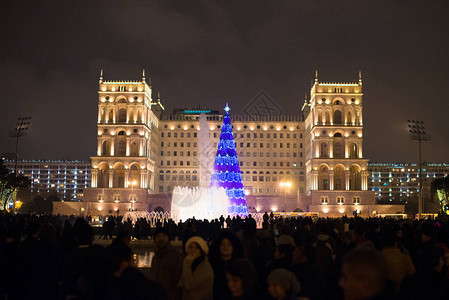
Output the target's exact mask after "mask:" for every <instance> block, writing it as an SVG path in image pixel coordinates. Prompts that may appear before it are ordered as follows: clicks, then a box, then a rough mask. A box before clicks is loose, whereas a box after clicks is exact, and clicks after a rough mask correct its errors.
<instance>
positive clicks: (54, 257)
mask: <svg viewBox="0 0 449 300" xmlns="http://www.w3.org/2000/svg"><path fill="white" fill-rule="evenodd" d="M38 239H39V242H38V243H37V244H36V245H35V246H34V247H33V248H32V249H30V251H29V252H28V255H27V256H26V257H25V258H24V262H23V263H24V267H23V270H22V277H21V279H22V280H21V281H20V282H22V283H23V286H22V287H20V292H21V293H22V295H21V297H22V299H56V298H57V296H58V288H59V282H60V281H61V274H62V269H61V266H62V262H63V252H62V250H61V249H60V248H59V246H58V245H57V242H56V227H55V226H54V225H52V224H50V223H45V224H42V225H41V226H40V230H39V233H38ZM8 299H9V298H8Z"/></svg>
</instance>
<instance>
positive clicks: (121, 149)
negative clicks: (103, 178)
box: [117, 140, 126, 156]
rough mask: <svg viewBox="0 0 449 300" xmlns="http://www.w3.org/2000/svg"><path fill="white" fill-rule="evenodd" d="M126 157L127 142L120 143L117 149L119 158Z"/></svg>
mask: <svg viewBox="0 0 449 300" xmlns="http://www.w3.org/2000/svg"><path fill="white" fill-rule="evenodd" d="M125 155H126V142H125V141H123V140H122V141H119V142H118V147H117V156H125Z"/></svg>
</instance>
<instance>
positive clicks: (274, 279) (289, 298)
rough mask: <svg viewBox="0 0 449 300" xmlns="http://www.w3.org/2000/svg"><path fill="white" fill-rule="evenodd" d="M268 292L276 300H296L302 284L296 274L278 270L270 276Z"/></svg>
mask: <svg viewBox="0 0 449 300" xmlns="http://www.w3.org/2000/svg"><path fill="white" fill-rule="evenodd" d="M267 283H268V292H269V294H270V296H271V297H273V298H274V299H276V300H296V299H297V297H296V296H297V295H298V293H299V291H300V290H301V284H300V283H299V282H298V280H297V279H296V277H295V274H293V273H292V272H290V271H288V270H286V269H276V270H274V271H273V272H271V273H270V275H268V278H267Z"/></svg>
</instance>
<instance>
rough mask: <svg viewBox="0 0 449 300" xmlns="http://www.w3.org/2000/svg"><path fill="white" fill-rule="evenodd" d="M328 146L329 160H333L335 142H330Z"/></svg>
mask: <svg viewBox="0 0 449 300" xmlns="http://www.w3.org/2000/svg"><path fill="white" fill-rule="evenodd" d="M328 145H329V158H333V157H334V143H333V141H332V140H330V141H329V143H328Z"/></svg>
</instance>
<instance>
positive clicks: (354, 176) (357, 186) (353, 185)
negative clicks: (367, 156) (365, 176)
mask: <svg viewBox="0 0 449 300" xmlns="http://www.w3.org/2000/svg"><path fill="white" fill-rule="evenodd" d="M360 171H361V169H360V167H359V166H356V165H353V166H351V168H350V169H349V189H350V190H352V191H359V190H361V187H362V184H361V183H362V181H361V172H360Z"/></svg>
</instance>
